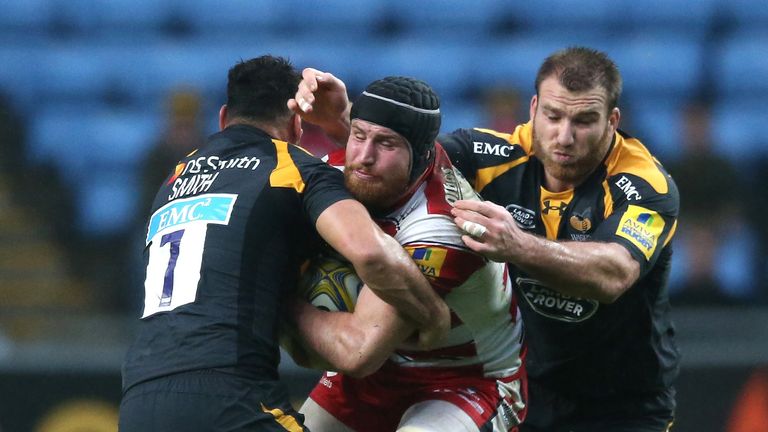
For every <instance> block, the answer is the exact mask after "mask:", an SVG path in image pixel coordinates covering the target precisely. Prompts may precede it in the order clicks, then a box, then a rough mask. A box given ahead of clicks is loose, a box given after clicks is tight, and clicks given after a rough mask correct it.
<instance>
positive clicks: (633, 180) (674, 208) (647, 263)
mask: <svg viewBox="0 0 768 432" xmlns="http://www.w3.org/2000/svg"><path fill="white" fill-rule="evenodd" d="M659 169H660V170H663V169H662V168H661V167H659ZM663 176H664V178H665V180H666V182H665V184H664V185H662V186H664V187H660V186H659V182H658V180H655V183H656V184H655V185H652V184H651V182H649V181H648V180H647V179H646V178H644V177H643V176H641V175H637V174H630V173H622V172H620V173H616V174H614V175H611V176H609V177H608V178H607V179H606V184H605V185H604V187H607V188H608V190H609V191H610V194H609V195H608V196H606V209H605V211H606V219H605V221H604V222H603V223H601V224H600V226H599V227H598V229H597V231H596V233H595V240H598V241H608V242H615V243H619V244H621V245H623V246H624V247H625V248H627V250H628V251H629V252H630V254H632V257H633V258H634V259H635V260H637V261H638V262H639V263H640V274H641V276H644V275H645V274H646V273H647V272H648V271H649V270H650V269H651V268H652V267H653V266H654V264H655V263H656V260H657V259H658V257H659V254H660V253H661V251H662V249H663V248H664V247H665V246H666V245H667V243H669V241H670V240H671V239H672V237H673V236H674V234H675V229H676V228H677V217H678V213H679V207H680V198H679V194H678V191H677V187H676V186H675V183H674V181H673V180H672V178H671V177H670V176H669V175H667V174H666V173H663ZM659 189H661V190H659Z"/></svg>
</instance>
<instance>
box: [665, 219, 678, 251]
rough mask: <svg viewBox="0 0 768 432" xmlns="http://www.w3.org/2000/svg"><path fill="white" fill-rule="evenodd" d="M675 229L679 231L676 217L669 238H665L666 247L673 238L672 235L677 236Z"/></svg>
mask: <svg viewBox="0 0 768 432" xmlns="http://www.w3.org/2000/svg"><path fill="white" fill-rule="evenodd" d="M675 231H677V219H675V223H673V224H672V228H671V229H670V230H669V235H668V236H667V239H666V240H664V246H665V247H666V246H667V244H668V243H669V241H670V240H672V237H674V236H675Z"/></svg>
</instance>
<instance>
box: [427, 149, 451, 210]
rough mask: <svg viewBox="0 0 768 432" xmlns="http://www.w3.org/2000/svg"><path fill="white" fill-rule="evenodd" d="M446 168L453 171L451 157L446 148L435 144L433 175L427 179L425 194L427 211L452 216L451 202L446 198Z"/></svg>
mask: <svg viewBox="0 0 768 432" xmlns="http://www.w3.org/2000/svg"><path fill="white" fill-rule="evenodd" d="M443 169H445V170H451V172H452V171H453V166H452V165H451V161H450V158H449V157H448V155H447V154H446V153H445V150H443V148H442V147H441V146H439V145H435V161H434V163H433V165H432V175H431V176H430V177H429V179H428V180H427V186H426V189H425V190H424V194H425V195H426V196H427V213H429V214H442V215H447V216H451V207H452V206H451V204H449V203H448V201H446V199H445V179H444V177H443V176H444V175H445V174H444V172H443Z"/></svg>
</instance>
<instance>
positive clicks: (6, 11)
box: [0, 0, 54, 35]
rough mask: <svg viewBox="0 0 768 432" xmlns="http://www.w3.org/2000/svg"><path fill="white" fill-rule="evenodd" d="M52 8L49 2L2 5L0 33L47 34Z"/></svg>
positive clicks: (11, 2)
mask: <svg viewBox="0 0 768 432" xmlns="http://www.w3.org/2000/svg"><path fill="white" fill-rule="evenodd" d="M52 6H53V5H51V4H50V1H49V0H23V1H4V2H2V3H0V33H17V34H24V35H29V34H30V33H45V32H46V31H47V30H48V29H49V27H48V26H49V25H50V24H51V19H52V12H53V10H54V8H53V7H52Z"/></svg>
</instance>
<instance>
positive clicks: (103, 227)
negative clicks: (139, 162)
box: [75, 169, 141, 237]
mask: <svg viewBox="0 0 768 432" xmlns="http://www.w3.org/2000/svg"><path fill="white" fill-rule="evenodd" d="M140 190H141V188H140V179H139V177H138V176H137V175H136V173H135V172H134V171H132V170H125V169H111V170H108V171H105V170H95V171H91V172H90V173H89V175H87V176H86V177H85V178H83V179H82V180H81V181H80V182H79V184H78V185H77V188H76V191H75V201H76V203H75V204H76V205H75V208H76V212H77V215H76V220H77V229H78V231H80V233H82V234H85V235H86V236H91V237H98V236H104V235H111V234H121V233H122V232H125V230H127V229H129V228H130V227H131V224H132V223H133V222H134V220H135V217H136V216H137V215H136V212H137V210H138V209H139V208H140V206H139V205H138V204H139V203H138V199H139V194H140Z"/></svg>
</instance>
